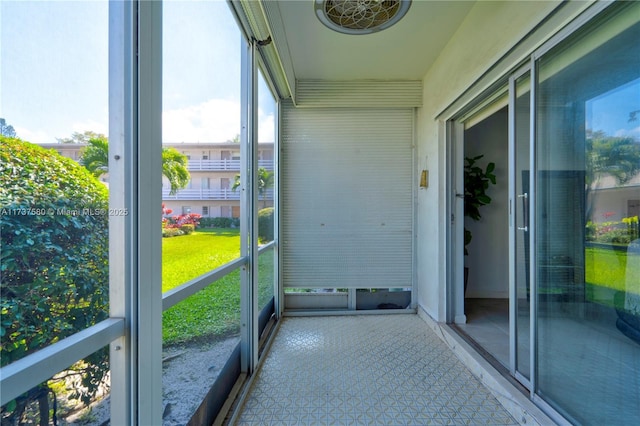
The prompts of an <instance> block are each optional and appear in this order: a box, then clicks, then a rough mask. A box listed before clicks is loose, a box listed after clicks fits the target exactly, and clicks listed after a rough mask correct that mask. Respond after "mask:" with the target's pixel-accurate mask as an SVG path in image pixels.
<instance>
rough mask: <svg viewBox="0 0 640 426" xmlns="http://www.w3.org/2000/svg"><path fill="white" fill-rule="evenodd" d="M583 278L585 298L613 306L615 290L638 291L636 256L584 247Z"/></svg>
mask: <svg viewBox="0 0 640 426" xmlns="http://www.w3.org/2000/svg"><path fill="white" fill-rule="evenodd" d="M585 281H586V282H587V286H586V290H587V299H588V300H590V301H593V302H597V303H602V304H605V305H609V306H613V295H614V294H615V293H616V292H617V291H623V292H624V291H626V292H632V293H636V294H640V257H638V256H636V255H634V256H633V257H630V256H628V255H627V253H626V252H625V251H616V250H611V249H605V248H594V247H589V248H587V249H586V250H585Z"/></svg>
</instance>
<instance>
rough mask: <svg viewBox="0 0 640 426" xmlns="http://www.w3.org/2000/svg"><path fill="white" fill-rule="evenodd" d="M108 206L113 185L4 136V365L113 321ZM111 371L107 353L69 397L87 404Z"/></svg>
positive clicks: (0, 283) (0, 140)
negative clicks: (110, 304)
mask: <svg viewBox="0 0 640 426" xmlns="http://www.w3.org/2000/svg"><path fill="white" fill-rule="evenodd" d="M107 208H108V192H107V188H106V187H105V186H104V185H103V184H102V183H100V182H99V181H98V180H97V179H96V178H94V177H93V176H92V175H91V174H90V173H89V172H88V171H87V170H86V169H85V168H83V167H81V166H80V165H78V164H77V163H76V162H75V161H73V160H71V159H68V158H64V157H62V156H61V155H59V154H58V153H57V152H55V151H54V150H45V149H43V148H41V147H38V146H36V145H33V144H30V143H28V142H25V141H22V140H20V139H16V138H6V137H1V136H0V213H1V215H0V235H1V237H2V244H0V265H1V266H0V268H1V274H0V315H1V318H2V321H1V322H0V360H1V365H2V366H5V365H7V364H10V363H12V362H14V361H16V360H18V359H20V358H23V357H24V356H26V355H29V354H31V353H33V352H35V351H37V350H38V349H41V348H43V347H45V346H48V345H50V344H52V343H54V342H57V341H59V340H61V339H63V338H65V337H67V336H70V335H72V334H74V333H76V332H78V331H81V330H84V329H86V328H88V327H90V326H92V325H94V324H96V323H98V322H100V321H102V320H104V319H106V318H107V317H108V301H109V265H108V259H109V253H108V250H109V238H108V216H107V214H106V212H107V211H108V210H107ZM108 368H109V367H108V352H107V351H106V350H101V351H99V352H97V353H95V354H93V355H91V356H90V357H88V358H85V360H84V362H79V363H77V364H76V365H74V366H72V367H71V368H70V369H68V370H67V376H69V375H73V376H74V377H77V378H79V380H80V381H81V382H82V385H83V388H82V389H81V390H78V391H77V392H75V393H74V394H72V395H71V397H72V398H75V399H80V400H82V401H83V402H85V403H87V402H89V401H90V400H91V398H92V396H93V395H94V394H95V392H96V391H97V390H98V388H99V385H100V383H102V382H103V377H104V375H105V373H106V372H107V371H108ZM47 386H48V385H47V384H43V385H41V386H39V387H40V388H42V389H44V390H46V389H47ZM24 397H25V398H28V395H27V396H24ZM21 402H23V401H21V400H20V398H18V400H17V401H16V403H15V404H13V405H14V406H16V407H18V408H19V407H20V406H21ZM9 405H11V404H9ZM18 411H19V409H18V410H16V416H18V417H19V413H18Z"/></svg>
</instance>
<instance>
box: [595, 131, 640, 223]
mask: <svg viewBox="0 0 640 426" xmlns="http://www.w3.org/2000/svg"><path fill="white" fill-rule="evenodd" d="M586 151H587V157H586V173H585V187H586V197H587V211H586V217H587V218H590V217H591V211H592V209H593V203H594V199H593V196H592V191H593V190H594V189H596V188H597V187H598V182H599V180H600V179H601V178H602V177H605V176H612V177H613V178H614V179H615V180H616V182H617V183H618V184H619V185H624V184H625V183H627V182H628V181H629V180H631V178H633V177H634V176H636V175H637V174H638V173H640V141H637V140H634V139H633V138H631V137H617V136H608V135H607V134H605V133H604V132H602V131H595V132H594V131H591V130H587V138H586Z"/></svg>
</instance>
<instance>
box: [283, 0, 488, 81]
mask: <svg viewBox="0 0 640 426" xmlns="http://www.w3.org/2000/svg"><path fill="white" fill-rule="evenodd" d="M474 3H475V2H474V1H451V0H449V1H431V0H414V1H413V3H412V5H411V7H410V9H409V11H408V12H407V14H406V16H405V17H404V18H403V19H402V20H400V22H398V23H396V24H395V25H393V26H392V27H390V28H387V29H386V30H383V31H381V32H378V33H373V34H367V35H346V34H340V33H338V32H335V31H333V30H330V29H329V28H327V27H325V26H324V25H323V24H322V23H320V21H319V20H318V19H317V18H316V16H315V12H314V8H313V0H295V1H279V2H278V7H279V11H280V16H281V18H282V22H283V24H284V31H285V33H286V43H287V45H288V49H289V52H290V55H291V58H292V62H293V64H292V65H293V70H294V73H295V78H296V79H297V80H307V79H322V80H356V79H357V80H360V79H393V80H396V79H399V80H406V79H412V80H417V79H422V78H423V77H424V75H425V74H426V72H427V70H428V69H429V67H430V66H431V64H433V62H434V61H435V60H436V58H437V57H438V55H439V54H440V52H441V51H442V50H443V49H444V47H445V46H446V44H447V42H448V41H449V39H450V38H451V36H452V35H453V34H454V33H455V31H456V30H457V28H458V26H459V25H460V24H461V23H462V21H463V20H464V18H465V16H466V15H467V13H468V12H469V10H470V9H471V7H472V6H473V4H474ZM279 44H281V43H279Z"/></svg>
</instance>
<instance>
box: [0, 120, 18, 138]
mask: <svg viewBox="0 0 640 426" xmlns="http://www.w3.org/2000/svg"><path fill="white" fill-rule="evenodd" d="M0 136H6V137H9V138H15V137H16V131H15V129H14V128H13V126H11V125H9V124H7V121H6V120H5V119H4V118H1V117H0Z"/></svg>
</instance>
